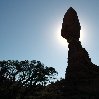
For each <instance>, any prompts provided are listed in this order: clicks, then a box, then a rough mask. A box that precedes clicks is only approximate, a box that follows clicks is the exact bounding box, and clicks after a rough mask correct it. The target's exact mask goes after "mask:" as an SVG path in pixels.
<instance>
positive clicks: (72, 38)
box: [61, 7, 99, 99]
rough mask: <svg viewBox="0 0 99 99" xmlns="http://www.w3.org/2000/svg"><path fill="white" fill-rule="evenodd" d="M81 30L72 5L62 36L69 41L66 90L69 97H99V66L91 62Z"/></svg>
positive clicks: (83, 98) (65, 19) (75, 98)
mask: <svg viewBox="0 0 99 99" xmlns="http://www.w3.org/2000/svg"><path fill="white" fill-rule="evenodd" d="M80 30H81V26H80V23H79V19H78V16H77V12H76V11H75V10H74V9H73V8H72V7H70V8H69V9H68V10H67V12H66V14H65V15H64V18H63V23H62V30H61V36H62V37H63V38H65V39H67V42H68V43H69V44H68V48H69V51H68V66H67V69H66V74H65V84H64V86H65V88H64V90H65V91H66V92H67V94H68V95H67V96H69V97H70V98H69V99H99V67H98V66H97V65H95V64H93V63H92V62H91V59H90V58H89V54H88V52H87V51H86V50H85V48H83V47H82V45H81V42H80V41H79V38H80ZM69 94H72V95H71V96H70V95H69ZM65 95H66V94H65ZM71 97H72V98H71ZM67 99H68V98H67Z"/></svg>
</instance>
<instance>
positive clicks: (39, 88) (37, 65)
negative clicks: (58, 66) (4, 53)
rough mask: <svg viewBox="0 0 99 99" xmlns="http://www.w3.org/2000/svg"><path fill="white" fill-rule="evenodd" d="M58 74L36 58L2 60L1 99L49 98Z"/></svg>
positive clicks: (0, 68)
mask: <svg viewBox="0 0 99 99" xmlns="http://www.w3.org/2000/svg"><path fill="white" fill-rule="evenodd" d="M57 74H58V73H57V71H56V70H55V69H54V68H53V67H47V66H44V64H42V63H41V62H40V61H36V60H33V61H28V60H25V61H18V60H16V61H13V60H8V61H0V99H44V98H46V99H49V96H50V97H51V96H53V95H55V93H54V92H53V91H51V90H52V89H56V88H55V86H54V81H55V79H56V78H55V76H56V75H57ZM57 82H58V81H57ZM50 85H53V87H50ZM56 96H57V93H56Z"/></svg>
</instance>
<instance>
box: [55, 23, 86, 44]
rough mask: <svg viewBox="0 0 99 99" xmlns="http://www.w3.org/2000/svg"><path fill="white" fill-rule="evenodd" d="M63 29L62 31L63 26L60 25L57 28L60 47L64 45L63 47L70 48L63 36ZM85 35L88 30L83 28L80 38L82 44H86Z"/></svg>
mask: <svg viewBox="0 0 99 99" xmlns="http://www.w3.org/2000/svg"><path fill="white" fill-rule="evenodd" d="M61 29H62V26H61V25H58V26H57V29H56V36H57V40H58V42H59V43H60V45H62V46H68V42H67V40H66V39H65V38H63V37H62V36H61ZM85 33H86V29H85V28H84V27H83V26H82V27H81V30H80V38H79V40H80V41H81V42H84V39H85Z"/></svg>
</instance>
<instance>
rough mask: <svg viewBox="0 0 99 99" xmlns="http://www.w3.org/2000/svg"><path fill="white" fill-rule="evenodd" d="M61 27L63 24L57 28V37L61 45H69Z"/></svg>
mask: <svg viewBox="0 0 99 99" xmlns="http://www.w3.org/2000/svg"><path fill="white" fill-rule="evenodd" d="M61 28H62V26H58V28H57V39H58V41H59V43H60V44H61V45H63V46H68V43H67V41H66V39H65V38H63V37H62V36H61Z"/></svg>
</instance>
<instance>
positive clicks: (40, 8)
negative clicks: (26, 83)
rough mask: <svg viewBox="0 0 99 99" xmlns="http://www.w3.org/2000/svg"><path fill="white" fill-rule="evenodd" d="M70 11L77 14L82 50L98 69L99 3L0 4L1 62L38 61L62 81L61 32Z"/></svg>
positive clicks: (64, 49)
mask: <svg viewBox="0 0 99 99" xmlns="http://www.w3.org/2000/svg"><path fill="white" fill-rule="evenodd" d="M69 7H73V8H74V9H75V10H76V11H77V14H78V18H79V21H80V25H81V38H80V40H81V43H82V46H83V47H84V48H86V50H87V51H88V53H89V57H90V58H91V60H92V62H93V63H94V64H97V65H99V53H98V51H99V43H98V42H99V0H0V60H1V61H2V60H19V61H22V60H29V61H31V60H38V61H41V62H42V63H44V64H45V66H51V67H54V68H55V69H56V70H57V71H58V78H60V77H62V78H64V77H65V71H66V67H67V66H68V64H67V61H68V60H67V58H68V43H67V41H66V40H65V39H63V38H62V37H61V36H60V33H61V32H60V31H61V26H62V22H63V17H64V14H65V13H66V11H67V10H68V9H69Z"/></svg>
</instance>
